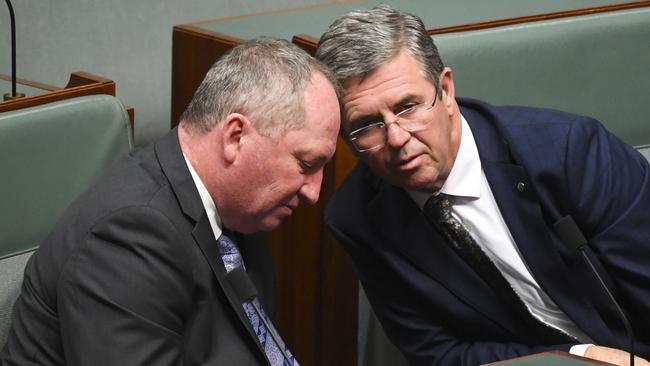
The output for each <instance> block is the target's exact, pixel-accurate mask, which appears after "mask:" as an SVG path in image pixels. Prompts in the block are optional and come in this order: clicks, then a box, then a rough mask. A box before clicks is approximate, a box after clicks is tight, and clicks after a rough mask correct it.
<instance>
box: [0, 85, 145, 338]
mask: <svg viewBox="0 0 650 366" xmlns="http://www.w3.org/2000/svg"><path fill="white" fill-rule="evenodd" d="M132 146H133V142H132V137H131V129H130V123H129V117H128V115H127V114H126V112H125V111H124V108H123V106H122V105H121V104H120V102H119V101H118V100H117V99H116V98H115V97H112V96H109V95H94V96H87V97H80V98H74V99H68V100H65V101H61V102H56V103H50V104H47V105H42V106H38V107H32V108H26V109H20V110H15V111H10V112H4V113H0V172H1V173H0V177H2V178H0V192H2V200H1V201H2V204H1V205H0V278H2V281H0V348H1V347H2V345H4V342H5V339H6V333H7V330H8V327H9V322H10V318H11V307H12V306H13V302H14V301H15V299H16V297H17V296H18V293H19V291H20V285H21V283H22V275H23V269H24V266H25V263H26V262H27V260H28V258H29V256H30V255H31V254H32V252H33V251H34V250H35V249H36V248H37V247H38V245H39V243H40V242H41V241H42V240H43V239H44V238H45V236H46V235H47V234H48V232H49V231H50V230H51V229H52V227H53V226H54V224H55V222H56V221H57V219H58V217H59V216H60V215H61V214H62V213H63V211H64V210H65V209H66V207H67V206H68V205H69V204H70V203H71V202H72V200H74V199H75V198H76V197H77V196H78V195H79V194H80V193H81V192H82V191H83V190H85V189H86V188H88V187H89V186H90V184H91V183H92V182H93V180H95V179H96V177H97V176H98V174H99V173H101V172H102V171H103V170H104V169H105V168H106V167H107V166H108V165H110V164H111V163H112V162H113V161H115V160H116V159H117V158H118V157H119V156H121V155H123V154H124V153H126V152H128V151H129V150H130V149H131V148H132Z"/></svg>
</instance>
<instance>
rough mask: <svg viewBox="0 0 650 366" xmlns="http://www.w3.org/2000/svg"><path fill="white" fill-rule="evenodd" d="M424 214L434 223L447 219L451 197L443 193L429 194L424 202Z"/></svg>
mask: <svg viewBox="0 0 650 366" xmlns="http://www.w3.org/2000/svg"><path fill="white" fill-rule="evenodd" d="M424 214H425V215H426V217H427V218H428V219H429V220H431V221H433V222H436V223H440V222H444V221H447V220H448V219H449V218H450V217H451V197H450V196H448V195H446V194H444V193H440V194H438V195H435V196H431V197H430V198H429V199H428V200H427V202H426V203H425V204H424Z"/></svg>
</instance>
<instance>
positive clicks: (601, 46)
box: [434, 7, 650, 147]
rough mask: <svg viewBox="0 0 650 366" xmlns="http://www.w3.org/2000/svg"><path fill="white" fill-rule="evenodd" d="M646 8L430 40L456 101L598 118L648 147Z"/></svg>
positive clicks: (649, 21) (649, 12)
mask: <svg viewBox="0 0 650 366" xmlns="http://www.w3.org/2000/svg"><path fill="white" fill-rule="evenodd" d="M649 39H650V7H644V8H638V9H631V10H622V11H615V12H606V13H599V14H592V15H585V16H578V17H570V18H561V19H556V20H548V21H539V22H531V23H524V24H518V25H513V26H507V27H498V28H491V29H485V30H478V31H470V32H459V33H449V34H444V35H438V36H434V40H435V42H436V44H437V45H438V47H439V50H440V54H441V55H442V58H443V61H444V62H445V64H446V65H447V66H450V67H451V68H452V70H453V71H454V80H455V82H456V95H459V96H465V97H475V98H478V99H483V100H486V101H488V102H491V103H493V104H497V105H527V106H538V107H548V108H555V109H560V110H564V111H568V112H573V113H577V114H582V115H588V116H592V117H595V118H597V119H599V120H600V121H601V122H602V123H603V124H604V125H605V126H606V127H607V128H608V129H609V130H610V131H612V132H613V133H614V134H616V135H617V136H618V137H619V138H620V139H622V140H623V141H624V142H626V143H628V144H630V145H633V146H637V147H641V146H644V145H648V144H650V117H649V116H650V72H648V70H650V42H649V41H648V40H649Z"/></svg>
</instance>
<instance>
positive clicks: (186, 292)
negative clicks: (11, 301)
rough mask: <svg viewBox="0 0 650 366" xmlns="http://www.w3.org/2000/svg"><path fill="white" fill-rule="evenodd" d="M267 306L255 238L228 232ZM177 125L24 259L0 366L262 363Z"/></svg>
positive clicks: (267, 278) (263, 264) (267, 275)
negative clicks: (184, 154) (227, 272)
mask: <svg viewBox="0 0 650 366" xmlns="http://www.w3.org/2000/svg"><path fill="white" fill-rule="evenodd" d="M233 239H235V240H236V241H237V242H238V243H239V247H240V250H241V252H242V257H243V258H244V261H245V262H246V268H247V271H248V272H249V275H250V276H251V278H252V280H253V282H254V283H255V284H256V285H257V288H258V289H259V290H260V293H261V300H262V301H263V302H264V305H265V307H266V309H267V310H270V307H271V305H272V303H273V298H272V297H271V295H272V292H271V290H272V287H273V285H274V273H273V266H272V262H271V257H270V253H269V252H268V249H267V248H266V245H265V243H264V240H263V236H259V235H253V236H243V235H234V237H233ZM225 273H226V270H225V268H224V265H223V262H222V260H221V257H220V255H219V250H218V247H217V244H216V240H215V238H214V234H213V232H212V229H211V227H210V223H209V221H208V218H207V215H206V213H205V210H204V208H203V205H202V203H201V199H200V197H199V194H198V191H197V190H196V187H195V185H194V182H193V180H192V177H191V175H190V172H189V170H188V168H187V165H186V163H185V160H184V158H183V155H182V152H181V149H180V146H179V142H178V137H177V133H176V130H175V129H174V130H172V131H171V132H169V133H168V135H167V136H166V137H165V138H163V139H162V140H160V141H158V142H157V143H156V144H155V145H153V146H149V147H147V148H143V149H139V150H136V151H134V152H132V153H131V154H129V155H128V156H126V157H124V158H122V159H121V160H120V161H118V162H117V163H116V165H115V166H113V167H112V168H111V169H110V171H109V172H108V173H107V174H105V175H104V176H103V177H101V178H100V179H99V182H98V184H97V185H96V186H95V187H93V188H91V189H90V190H89V191H88V192H86V193H85V194H83V195H82V196H81V197H80V198H79V199H78V200H77V201H76V202H75V203H73V204H72V205H71V207H70V208H69V209H68V210H67V211H66V213H65V214H64V215H63V217H62V219H61V221H60V222H59V224H58V225H57V228H56V229H55V230H54V231H53V232H52V234H50V235H49V237H48V238H47V239H46V240H45V242H44V243H43V244H42V245H41V246H40V248H39V249H38V250H37V252H36V253H35V254H34V255H33V256H32V258H31V259H30V260H29V262H28V264H27V267H26V270H25V280H24V283H23V288H22V293H21V295H20V297H19V298H18V300H17V302H16V305H15V307H14V313H13V322H12V329H11V331H10V334H9V338H8V341H7V344H6V346H5V348H4V349H3V351H2V352H1V353H0V365H3V366H15V365H95V366H99V365H107V366H109V365H110V366H114V365H240V366H249V365H260V366H261V365H269V363H268V361H267V360H266V357H265V355H264V352H263V350H262V349H261V347H260V344H259V342H258V340H257V337H256V335H255V333H254V331H253V329H252V327H251V325H250V322H249V320H248V318H247V316H246V314H245V313H244V310H243V308H242V306H241V303H240V302H239V299H238V298H237V296H236V294H235V292H234V289H233V288H232V287H231V286H230V284H229V283H228V281H227V280H226V277H225Z"/></svg>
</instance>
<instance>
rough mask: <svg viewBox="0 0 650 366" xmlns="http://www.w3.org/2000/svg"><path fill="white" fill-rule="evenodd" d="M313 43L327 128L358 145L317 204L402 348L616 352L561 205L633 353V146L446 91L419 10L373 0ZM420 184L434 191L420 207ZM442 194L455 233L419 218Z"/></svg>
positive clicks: (636, 215) (420, 360)
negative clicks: (334, 113) (325, 70)
mask: <svg viewBox="0 0 650 366" xmlns="http://www.w3.org/2000/svg"><path fill="white" fill-rule="evenodd" d="M316 57H317V58H318V59H320V60H322V61H323V62H324V63H325V64H327V65H328V66H330V67H331V68H332V69H333V71H334V73H335V74H336V77H337V78H338V79H339V81H340V82H341V84H342V85H343V88H344V92H343V96H342V99H341V100H342V103H341V104H342V121H341V125H342V130H341V134H342V135H343V136H344V137H345V138H346V140H347V142H348V144H349V146H350V147H351V148H352V149H353V150H354V151H355V152H356V154H357V156H358V157H359V159H360V162H359V164H358V165H357V166H356V167H355V168H354V170H353V171H352V172H351V173H350V175H349V176H348V177H347V178H346V180H345V181H344V182H343V183H342V185H341V186H340V187H339V189H338V190H337V192H336V193H335V194H334V196H333V197H332V199H331V201H330V202H329V203H328V206H327V209H326V214H325V216H326V221H327V224H328V225H329V227H330V228H331V229H332V231H333V233H334V234H335V236H336V237H337V238H338V239H339V241H340V242H341V244H342V245H343V246H344V247H345V248H346V249H347V251H348V252H349V253H350V255H351V257H352V259H353V261H354V264H355V268H356V270H357V273H358V275H359V278H360V280H361V283H362V284H363V286H364V289H365V291H366V294H367V295H368V299H369V301H370V303H371V305H372V307H373V309H374V311H375V312H376V314H377V317H378V318H379V320H380V322H381V323H382V325H383V327H384V329H385V330H386V332H387V335H388V337H389V338H390V339H391V340H392V341H393V342H394V343H395V344H396V345H397V346H398V348H399V349H400V350H401V351H402V352H403V353H404V355H405V356H406V357H407V359H408V360H409V362H410V363H412V364H413V365H450V366H456V365H478V364H483V363H488V362H492V361H497V360H502V359H507V358H513V357H516V356H520V355H525V354H530V353H536V352H542V351H547V350H554V349H555V350H564V351H570V352H572V353H575V354H580V355H584V356H587V357H591V358H594V359H599V360H603V361H608V362H612V363H615V364H627V361H628V360H629V354H627V352H625V351H622V350H621V348H623V349H627V336H626V332H625V329H624V327H623V325H622V324H621V322H620V320H619V318H618V316H617V314H616V312H615V310H614V309H612V305H611V303H610V302H609V301H608V299H607V298H606V296H605V295H604V294H603V292H601V290H600V287H599V285H598V283H597V282H596V279H595V278H594V275H593V274H592V272H591V271H590V270H589V268H588V267H587V265H586V264H585V263H584V262H583V261H581V258H580V256H579V255H578V253H576V251H575V250H572V249H570V248H568V247H567V246H566V245H565V244H564V243H563V242H562V241H561V239H560V237H559V236H558V234H557V233H556V232H555V230H554V223H556V222H557V221H559V220H560V219H562V218H563V217H565V216H567V215H570V216H571V217H572V218H573V219H574V220H575V222H576V223H577V226H578V227H579V228H580V230H582V232H583V233H584V235H585V236H586V237H587V239H588V240H589V244H588V246H587V248H586V252H587V254H588V255H589V257H591V259H592V260H593V262H594V263H595V266H596V267H597V269H598V270H599V272H600V273H601V274H602V275H603V276H604V277H605V280H606V282H608V283H609V284H610V286H611V287H612V288H614V291H615V294H616V296H617V297H618V299H619V301H620V303H621V304H622V307H623V308H624V309H625V310H626V312H627V314H628V317H629V319H630V322H631V324H632V328H633V329H634V331H635V332H634V333H635V335H636V341H637V343H636V351H637V354H639V355H641V356H642V357H649V356H650V333H649V332H648V329H650V315H649V314H650V271H648V268H649V265H650V260H649V259H648V258H650V240H649V239H650V215H649V214H648V212H649V209H650V168H649V167H648V163H647V161H646V160H645V159H644V158H643V157H642V156H641V155H640V154H638V153H637V152H636V151H635V150H634V149H632V148H631V147H629V146H626V145H624V144H623V143H621V142H620V141H619V140H618V139H617V138H616V137H614V136H613V135H611V134H610V133H608V132H607V131H606V130H605V129H604V128H603V127H602V126H601V125H600V124H599V123H598V122H597V121H595V120H593V119H589V118H585V117H579V116H575V115H570V114H567V113H562V112H557V111H550V110H541V109H533V108H523V107H493V106H490V105H488V104H486V103H483V102H480V101H476V100H467V99H460V98H459V99H458V100H457V99H456V98H455V93H454V83H453V78H452V72H451V69H449V68H447V67H444V65H443V63H442V61H441V60H440V56H439V55H438V52H437V49H436V47H435V45H434V43H433V41H432V40H431V38H430V37H429V35H428V34H427V33H426V30H425V28H424V26H423V24H422V21H421V20H420V19H419V18H417V17H416V16H414V15H411V14H407V13H402V12H399V11H396V10H394V9H391V8H390V7H388V6H379V7H376V8H374V9H371V10H364V11H355V12H351V13H349V14H347V15H344V16H342V17H341V18H339V19H338V20H336V21H335V22H334V23H333V24H332V26H331V27H330V29H329V30H328V31H327V32H326V33H325V34H324V35H323V36H322V37H321V40H320V42H319V47H318V50H317V53H316ZM495 87H498V86H495ZM429 202H431V203H429ZM435 202H445V203H443V204H441V205H440V206H438V208H437V209H434V210H433V211H431V207H432V206H435V205H436V204H435ZM445 207H446V208H447V209H449V208H451V216H439V217H443V220H442V221H440V222H445V223H452V226H453V228H454V230H455V231H454V232H455V234H450V231H449V230H448V229H446V227H445V226H443V225H442V224H440V223H439V222H438V221H436V216H435V215H441V212H444V211H443V209H444V208H445ZM430 212H433V214H430ZM432 217H433V218H432ZM463 233H465V234H463ZM466 234H468V235H466ZM468 237H471V238H468ZM467 242H471V243H470V244H471V245H470V244H467ZM457 248H459V249H457ZM463 248H469V249H470V250H469V251H470V252H471V253H470V254H467V252H468V250H464V249H463ZM476 248H478V249H476ZM477 252H480V253H477ZM476 257H480V258H483V259H480V260H476V259H475V258H476ZM486 263H487V264H486ZM488 267H489V268H494V269H495V270H496V271H490V270H486V269H485V268H488ZM495 272H496V274H495ZM499 283H501V284H505V286H500V285H499ZM508 287H510V288H508ZM637 365H648V362H647V361H646V360H644V359H642V358H638V359H637Z"/></svg>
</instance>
